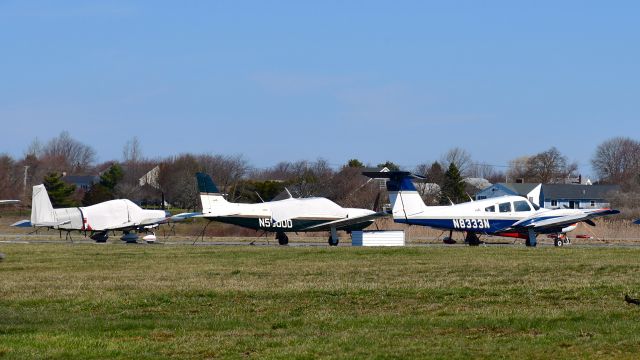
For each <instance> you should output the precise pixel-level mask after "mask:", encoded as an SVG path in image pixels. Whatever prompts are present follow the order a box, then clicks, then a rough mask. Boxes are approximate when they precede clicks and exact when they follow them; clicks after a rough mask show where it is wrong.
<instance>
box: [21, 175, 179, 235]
mask: <svg viewBox="0 0 640 360" xmlns="http://www.w3.org/2000/svg"><path fill="white" fill-rule="evenodd" d="M179 220H182V219H181V218H175V219H174V218H173V217H171V214H170V213H169V212H168V211H165V210H145V209H142V208H140V207H139V206H138V205H136V204H134V203H133V202H132V201H130V200H127V199H117V200H109V201H105V202H101V203H99V204H95V205H91V206H85V207H72V208H59V209H54V208H53V206H52V205H51V200H50V199H49V194H48V193H47V189H46V188H45V187H44V185H42V184H41V185H36V186H34V187H33V199H32V204H31V221H29V220H22V221H18V222H16V223H14V224H12V225H11V226H17V227H35V228H48V229H55V230H60V232H61V233H62V231H66V232H67V236H70V232H71V231H80V232H84V233H85V235H86V234H87V233H89V234H90V236H89V237H90V238H91V239H92V240H95V241H96V242H102V243H103V242H106V241H107V239H108V238H109V232H110V231H113V232H115V231H122V232H123V236H122V237H121V239H122V240H123V241H126V242H136V241H137V239H138V235H137V234H136V233H143V232H144V233H148V232H151V229H153V228H155V227H157V226H158V225H160V224H165V223H168V222H170V221H179ZM144 239H145V240H146V241H148V242H153V241H155V240H156V238H155V234H153V232H151V234H149V235H147V236H145V237H144Z"/></svg>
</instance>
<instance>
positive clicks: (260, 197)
mask: <svg viewBox="0 0 640 360" xmlns="http://www.w3.org/2000/svg"><path fill="white" fill-rule="evenodd" d="M256 195H258V199H260V201H262V202H264V200H263V199H262V196H260V194H259V193H258V192H257V191H256Z"/></svg>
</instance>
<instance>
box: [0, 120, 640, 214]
mask: <svg viewBox="0 0 640 360" xmlns="http://www.w3.org/2000/svg"><path fill="white" fill-rule="evenodd" d="M591 164H592V167H593V169H594V171H595V173H596V174H597V176H598V177H599V179H598V182H600V183H607V184H618V185H620V186H621V188H622V193H623V194H626V195H622V196H621V197H620V199H618V200H619V201H623V202H624V201H627V202H629V201H631V200H633V199H637V198H638V193H640V142H639V141H637V140H634V139H631V138H626V137H617V138H612V139H609V140H606V141H604V142H603V143H601V144H599V145H598V146H597V148H596V151H595V153H594V155H593V157H592V159H591ZM375 166H376V167H387V168H389V169H390V170H398V169H399V168H400V167H399V166H398V165H397V164H395V163H393V162H392V161H386V162H381V163H378V164H375ZM156 167H157V168H156ZM364 167H365V164H364V163H362V162H361V161H360V160H358V159H351V160H349V161H348V162H347V163H345V164H344V165H342V166H340V167H339V168H337V169H336V168H334V167H332V166H331V165H330V164H329V163H328V162H327V161H326V160H323V159H318V160H315V161H309V160H300V161H293V162H292V161H283V162H280V163H278V164H276V165H274V166H272V167H269V168H265V169H260V168H255V167H253V166H251V164H250V163H249V161H248V160H247V159H245V158H244V157H243V156H242V155H214V154H180V155H175V156H170V157H167V158H162V159H150V158H147V157H145V156H144V155H143V152H142V148H141V145H140V142H139V141H138V139H137V138H135V137H134V138H133V139H131V140H130V141H128V142H127V143H126V144H125V146H124V147H123V150H122V159H121V160H119V161H107V162H103V163H96V152H95V151H94V150H93V149H92V148H91V147H90V146H89V145H87V144H84V143H82V142H81V141H78V140H76V139H74V138H72V137H71V136H70V134H69V133H68V132H62V133H61V134H60V135H58V136H57V137H54V138H52V139H50V140H49V141H47V142H45V143H42V142H40V141H39V140H38V139H36V140H34V141H33V142H32V143H31V144H30V145H29V146H28V147H27V149H26V151H25V153H24V156H23V157H22V158H19V159H14V158H12V157H11V156H9V155H7V154H1V155H0V198H4V199H8V198H20V199H22V200H23V201H25V203H27V204H28V203H29V199H30V196H31V186H32V185H35V184H40V183H44V184H45V186H46V187H47V189H49V193H50V196H51V198H52V202H54V205H58V206H76V205H85V206H86V205H91V204H95V203H97V202H101V201H106V200H109V199H115V198H129V199H132V200H136V201H138V202H141V203H142V204H143V205H156V206H159V205H161V203H162V200H164V201H166V202H167V203H170V204H172V205H173V206H176V207H179V208H183V209H196V208H197V207H198V204H199V200H198V193H197V187H196V185H195V177H194V174H195V173H196V172H198V171H201V172H206V173H209V174H211V175H212V177H213V178H214V181H215V182H216V184H217V185H218V187H219V188H220V189H222V190H223V191H224V192H225V193H226V194H227V196H228V198H229V200H230V201H238V202H257V201H263V200H264V201H268V200H271V199H273V198H274V197H276V196H277V195H278V194H280V193H282V192H283V191H284V189H285V188H287V189H288V190H289V191H290V192H291V193H292V194H293V195H294V196H297V197H308V196H323V197H327V198H330V199H332V200H334V201H336V202H338V203H339V204H341V205H343V206H351V207H366V208H371V207H373V206H374V204H373V203H374V201H375V199H376V196H377V194H378V192H379V189H380V185H379V183H377V182H375V181H371V180H369V179H368V178H366V177H364V176H361V175H360V172H361V171H362V168H364ZM154 168H156V175H157V177H155V178H154V179H155V180H154V182H153V183H147V184H143V185H142V186H141V184H140V179H141V178H142V177H144V176H145V174H147V173H148V172H149V171H150V170H152V169H154ZM404 170H410V171H413V172H415V173H417V174H420V175H423V176H424V177H425V178H426V181H425V183H424V184H423V185H418V190H419V191H420V193H421V194H422V195H423V197H424V199H425V201H426V202H427V203H428V204H448V203H449V202H454V203H458V202H462V201H468V195H469V194H473V193H474V192H475V191H477V189H475V190H474V189H473V186H472V184H471V183H468V182H464V181H463V179H464V178H484V179H487V180H488V181H489V182H491V183H496V182H505V181H506V182H515V181H516V180H519V181H522V182H536V183H537V182H542V183H564V182H567V181H568V179H572V178H574V177H576V176H577V174H576V171H577V164H576V163H575V162H570V161H569V159H568V158H567V156H565V155H563V154H561V153H560V151H559V150H558V149H557V148H555V147H551V148H550V149H548V150H545V151H543V152H540V153H538V154H532V155H526V156H520V157H516V158H514V159H513V160H512V161H510V163H509V165H508V167H506V168H504V170H501V169H500V168H497V167H495V166H492V165H489V164H486V163H483V162H478V161H474V159H473V158H472V156H471V154H470V153H469V152H467V151H466V150H464V149H462V148H459V147H455V148H452V149H450V150H448V151H447V152H445V153H444V154H443V155H442V156H441V157H440V159H438V160H435V161H431V162H425V163H422V164H419V165H417V166H416V167H415V168H414V169H404ZM65 174H66V175H95V174H99V177H98V178H97V180H96V181H95V183H94V184H93V185H92V186H91V187H90V188H88V189H76V188H75V187H74V186H73V185H70V184H67V183H65V182H63V181H62V178H63V176H64V175H65ZM434 184H435V185H434ZM630 206H633V205H630ZM636 206H637V205H636Z"/></svg>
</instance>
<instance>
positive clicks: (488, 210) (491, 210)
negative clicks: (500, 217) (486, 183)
mask: <svg viewBox="0 0 640 360" xmlns="http://www.w3.org/2000/svg"><path fill="white" fill-rule="evenodd" d="M484 211H486V212H496V207H495V206H489V207H486V208H484Z"/></svg>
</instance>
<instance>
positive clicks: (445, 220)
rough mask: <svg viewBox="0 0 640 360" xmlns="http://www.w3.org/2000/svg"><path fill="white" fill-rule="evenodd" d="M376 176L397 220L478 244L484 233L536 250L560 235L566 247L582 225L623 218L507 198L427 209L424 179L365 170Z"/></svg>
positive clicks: (607, 212) (606, 212) (605, 212)
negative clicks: (542, 239)
mask: <svg viewBox="0 0 640 360" xmlns="http://www.w3.org/2000/svg"><path fill="white" fill-rule="evenodd" d="M363 174H364V175H366V176H369V177H372V178H386V179H388V180H387V190H388V191H389V198H390V200H391V206H392V214H393V220H394V221H395V222H397V223H403V224H409V225H422V226H429V227H432V228H436V229H442V230H449V231H450V232H453V231H462V232H466V238H465V242H467V243H468V244H469V245H478V244H479V243H480V240H479V238H478V235H497V236H505V237H514V238H521V239H525V244H526V245H527V246H536V244H537V240H536V239H537V236H538V235H539V234H555V235H557V236H555V237H554V245H556V246H562V245H563V243H564V239H566V236H565V235H566V233H568V232H570V231H573V230H574V229H575V228H576V227H577V225H578V223H579V222H584V223H587V224H589V225H591V226H595V223H594V222H593V220H592V219H593V218H596V217H600V216H605V215H613V214H618V213H619V211H618V210H612V209H540V208H539V207H538V206H536V205H534V204H532V203H531V202H530V201H529V200H528V199H526V198H524V197H521V196H502V197H496V198H490V199H484V200H477V201H471V202H466V203H462V204H457V205H450V206H427V205H425V203H424V201H423V200H422V198H421V197H420V194H418V192H417V190H416V188H415V186H414V184H413V181H412V180H413V179H420V178H422V179H423V177H421V176H418V175H414V174H412V173H410V172H404V171H391V172H386V173H380V172H364V173H363Z"/></svg>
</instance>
